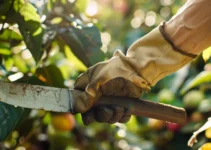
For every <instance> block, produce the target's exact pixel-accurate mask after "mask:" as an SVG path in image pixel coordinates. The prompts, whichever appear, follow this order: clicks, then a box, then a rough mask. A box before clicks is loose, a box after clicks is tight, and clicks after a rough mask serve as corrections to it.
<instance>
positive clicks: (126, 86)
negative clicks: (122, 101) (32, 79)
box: [74, 25, 195, 124]
mask: <svg viewBox="0 0 211 150" xmlns="http://www.w3.org/2000/svg"><path fill="white" fill-rule="evenodd" d="M161 33H162V34H163V35H162V34H161ZM164 37H165V39H164ZM167 41H168V42H167ZM194 57H195V55H192V54H188V53H185V52H183V51H181V50H179V49H177V48H176V47H175V46H174V45H173V44H172V43H171V42H170V40H168V37H167V36H166V35H165V33H164V25H161V26H160V27H157V28H155V29H154V30H153V31H151V32H150V33H149V34H147V35H146V36H144V37H142V38H141V39H139V40H138V41H136V42H135V43H134V44H133V45H132V46H131V47H130V48H129V50H128V52H127V55H126V56H125V55H124V54H122V53H121V52H120V51H117V52H116V53H115V54H114V56H113V57H112V58H111V59H110V60H108V61H104V62H101V63H98V64H96V65H95V66H93V67H91V68H89V69H88V71H87V72H85V73H84V74H82V75H81V76H80V77H79V78H78V79H77V81H76V84H75V88H76V89H79V90H84V91H85V92H84V93H83V94H81V96H80V97H79V98H78V100H77V102H76V104H75V106H74V108H75V111H76V112H80V113H83V114H82V117H83V121H84V123H85V124H89V123H91V122H93V121H98V122H107V123H115V122H127V121H128V120H129V118H130V113H129V111H127V110H125V109H124V108H121V107H115V106H112V107H110V106H106V107H101V108H98V109H99V110H97V109H90V108H91V107H92V106H93V104H94V103H95V102H96V101H97V100H98V99H99V97H100V96H102V95H116V96H129V97H137V98H138V97H140V96H141V95H142V93H143V91H149V90H150V86H154V85H155V84H156V83H157V82H158V81H159V80H160V79H162V78H163V77H165V76H167V75H169V74H171V73H173V72H175V71H176V70H178V69H180V68H181V67H183V66H184V65H186V64H187V63H188V62H189V61H191V60H192V59H193V58H194ZM89 109H90V110H89ZM87 110H89V111H88V112H86V111H87ZM84 112H86V113H84Z"/></svg>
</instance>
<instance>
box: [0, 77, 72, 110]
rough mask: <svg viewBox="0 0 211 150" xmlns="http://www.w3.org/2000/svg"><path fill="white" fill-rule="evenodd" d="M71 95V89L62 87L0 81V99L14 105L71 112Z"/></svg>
mask: <svg viewBox="0 0 211 150" xmlns="http://www.w3.org/2000/svg"><path fill="white" fill-rule="evenodd" d="M71 97H72V93H71V91H70V90H68V89H64V88H55V87H47V86H39V85H30V84H22V83H9V82H5V81H0V101H2V102H5V103H7V104H11V105H15V106H20V107H25V108H32V109H44V110H48V111H56V112H71V109H70V102H71V101H70V100H71Z"/></svg>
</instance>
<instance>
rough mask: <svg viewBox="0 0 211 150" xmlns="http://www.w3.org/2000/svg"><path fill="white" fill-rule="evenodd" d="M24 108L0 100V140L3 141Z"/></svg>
mask: <svg viewBox="0 0 211 150" xmlns="http://www.w3.org/2000/svg"><path fill="white" fill-rule="evenodd" d="M23 111H24V109H23V108H20V107H14V106H12V105H8V104H5V103H2V102H0V122H1V125H0V141H3V140H4V139H5V138H6V137H7V136H8V135H9V134H10V133H11V131H12V130H13V129H14V127H15V125H16V124H17V122H18V120H19V119H20V117H21V115H22V113H23Z"/></svg>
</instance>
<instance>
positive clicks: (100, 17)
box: [0, 0, 211, 150]
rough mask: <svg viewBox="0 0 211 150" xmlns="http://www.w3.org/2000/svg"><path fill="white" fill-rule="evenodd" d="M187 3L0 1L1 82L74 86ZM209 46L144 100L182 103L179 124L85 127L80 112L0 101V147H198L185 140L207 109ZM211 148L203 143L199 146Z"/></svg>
mask: <svg viewBox="0 0 211 150" xmlns="http://www.w3.org/2000/svg"><path fill="white" fill-rule="evenodd" d="M184 3H185V0H147V1H146V0H130V1H129V0H115V1H113V0H0V79H1V80H4V81H10V82H22V83H30V84H36V85H44V86H53V87H63V88H73V85H74V81H75V79H76V78H77V76H78V75H79V74H80V73H82V72H84V71H86V69H87V68H88V67H90V66H91V65H94V64H96V63H97V62H100V61H103V60H106V59H109V58H110V57H112V54H113V52H114V51H115V50H117V49H120V50H122V51H123V52H124V53H126V51H127V49H128V47H129V46H130V45H131V44H132V43H133V42H134V41H135V40H137V39H138V38H141V37H142V36H144V35H145V34H147V33H148V32H149V31H151V30H152V29H153V28H154V27H156V26H157V25H159V24H160V23H161V22H162V21H167V20H169V19H170V18H171V17H172V16H173V15H174V14H175V13H176V12H177V11H178V9H179V8H180V7H181V6H182V5H183V4H184ZM210 56H211V48H208V49H207V50H205V51H204V52H203V53H202V54H201V55H200V56H198V57H197V58H196V59H195V60H194V61H193V62H192V63H191V64H189V65H187V66H186V67H184V68H182V69H181V70H179V71H178V72H176V73H175V74H173V75H170V76H168V77H166V78H165V79H163V80H161V81H160V82H159V83H158V84H157V85H156V86H155V87H154V88H152V91H151V92H150V93H147V94H145V95H144V98H145V99H148V100H151V101H157V102H161V103H166V104H171V105H174V106H180V107H184V108H185V109H186V110H187V114H188V119H187V123H186V124H184V125H177V124H172V123H166V122H163V121H159V120H154V119H148V118H144V117H135V116H133V117H132V118H131V120H130V121H129V122H128V123H127V124H118V123H117V124H114V125H110V124H101V123H93V124H92V125H89V126H84V125H83V123H82V121H81V116H80V114H78V115H75V116H73V115H71V114H68V113H53V112H46V111H44V110H30V109H23V108H19V107H14V106H11V105H7V104H4V103H0V140H1V141H2V142H1V143H0V150H195V149H198V148H199V147H201V146H202V145H203V144H204V143H207V142H209V141H210V138H211V130H210V129H208V130H206V131H205V132H203V133H202V134H200V136H199V137H198V143H197V144H195V145H194V146H193V148H189V147H187V141H188V139H189V138H190V137H191V135H192V133H193V132H194V131H195V130H197V129H198V128H199V127H200V126H201V125H202V124H203V123H204V122H206V120H207V118H208V117H209V116H210V114H211V95H210V91H211V84H210V81H211V65H210ZM208 149H209V148H206V147H203V150H208Z"/></svg>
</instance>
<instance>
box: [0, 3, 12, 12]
mask: <svg viewBox="0 0 211 150" xmlns="http://www.w3.org/2000/svg"><path fill="white" fill-rule="evenodd" d="M11 4H12V0H1V1H0V16H1V15H5V14H6V13H7V11H8V10H9V8H10V5H11Z"/></svg>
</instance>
